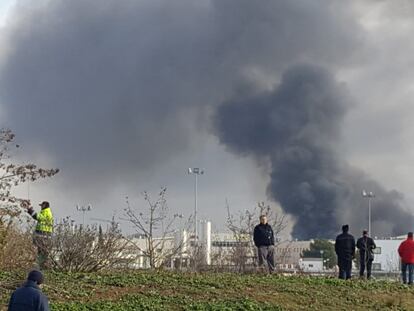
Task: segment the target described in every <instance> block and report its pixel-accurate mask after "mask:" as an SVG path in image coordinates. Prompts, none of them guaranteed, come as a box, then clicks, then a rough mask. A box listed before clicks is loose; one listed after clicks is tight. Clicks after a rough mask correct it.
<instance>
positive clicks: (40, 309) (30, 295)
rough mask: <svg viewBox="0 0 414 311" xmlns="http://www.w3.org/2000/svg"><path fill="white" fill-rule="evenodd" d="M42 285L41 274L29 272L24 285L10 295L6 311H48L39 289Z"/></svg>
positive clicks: (46, 303) (45, 300)
mask: <svg viewBox="0 0 414 311" xmlns="http://www.w3.org/2000/svg"><path fill="white" fill-rule="evenodd" d="M42 283H43V275H42V273H41V272H40V271H36V270H33V271H30V273H29V275H28V276H27V281H26V283H24V284H23V286H22V287H20V288H18V289H16V290H15V291H14V292H13V294H12V295H11V298H10V302H9V308H8V311H49V303H48V301H47V298H46V296H45V295H44V294H43V293H42V291H41V290H40V287H39V286H41V284H42Z"/></svg>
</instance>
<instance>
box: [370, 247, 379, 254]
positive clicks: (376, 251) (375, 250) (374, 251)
mask: <svg viewBox="0 0 414 311" xmlns="http://www.w3.org/2000/svg"><path fill="white" fill-rule="evenodd" d="M372 252H373V253H374V254H377V255H379V254H381V247H377V248H374V249H373V250H372Z"/></svg>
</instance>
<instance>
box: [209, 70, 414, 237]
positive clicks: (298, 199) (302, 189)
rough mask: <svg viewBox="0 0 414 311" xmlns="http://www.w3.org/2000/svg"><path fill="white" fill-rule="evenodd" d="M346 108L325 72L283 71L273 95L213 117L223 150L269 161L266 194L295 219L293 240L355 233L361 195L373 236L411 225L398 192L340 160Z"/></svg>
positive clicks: (362, 215) (341, 91) (227, 107)
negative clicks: (370, 196)
mask: <svg viewBox="0 0 414 311" xmlns="http://www.w3.org/2000/svg"><path fill="white" fill-rule="evenodd" d="M350 106H351V101H350V99H349V96H348V94H347V93H346V91H345V88H344V87H343V85H341V84H338V83H337V82H336V81H335V79H334V77H333V76H332V75H331V74H330V73H329V72H327V71H326V70H323V69H321V68H320V67H315V66H308V65H300V66H294V67H292V68H290V69H289V70H287V71H286V72H285V73H284V75H283V78H282V80H281V82H280V84H279V85H278V87H277V88H276V89H275V90H273V91H270V92H267V93H265V94H261V95H256V96H253V97H250V98H241V99H240V98H239V99H237V100H234V101H229V102H227V103H226V104H224V105H222V106H221V107H219V108H218V110H217V112H216V114H215V117H214V122H215V125H216V131H217V135H218V136H219V137H220V140H221V142H222V143H223V144H225V145H226V146H228V147H229V148H230V150H232V151H233V152H235V153H237V154H243V155H246V156H254V157H255V158H257V159H258V160H260V161H263V159H266V160H267V161H269V162H270V166H271V172H270V177H271V182H270V184H269V186H268V193H269V195H270V196H271V198H273V199H274V200H276V201H279V202H280V204H281V206H282V208H283V210H284V211H285V212H287V213H288V214H290V215H293V216H294V218H295V219H296V224H295V226H294V228H293V236H295V237H298V238H315V237H323V238H332V237H333V236H334V235H335V233H336V232H338V228H340V224H342V223H344V222H349V223H350V225H351V226H352V227H351V228H352V229H354V230H357V231H360V230H361V231H362V229H363V228H366V227H367V220H368V212H367V211H368V209H367V202H366V201H364V200H363V198H362V197H361V190H362V189H369V190H371V191H374V192H375V194H376V196H377V197H376V198H375V199H374V200H373V203H372V206H373V207H372V219H373V233H374V234H377V235H381V236H385V235H389V234H401V233H403V232H405V231H406V230H409V228H410V226H411V225H412V224H413V220H414V218H413V217H412V215H411V214H409V213H408V212H407V210H406V207H405V206H404V200H403V197H402V195H401V194H400V193H398V192H396V191H386V190H385V189H384V188H383V187H382V186H381V185H380V184H379V183H377V182H375V181H372V180H370V179H369V178H368V177H367V176H365V175H364V173H363V172H360V171H358V170H356V169H354V168H352V167H350V166H349V165H348V164H347V163H346V161H345V160H344V159H343V157H342V156H341V133H342V130H343V128H342V123H343V120H344V117H345V114H346V111H347V110H348V107H350Z"/></svg>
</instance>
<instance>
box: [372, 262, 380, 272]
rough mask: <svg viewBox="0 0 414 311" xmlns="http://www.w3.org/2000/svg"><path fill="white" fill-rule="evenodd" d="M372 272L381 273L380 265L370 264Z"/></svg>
mask: <svg viewBox="0 0 414 311" xmlns="http://www.w3.org/2000/svg"><path fill="white" fill-rule="evenodd" d="M372 270H374V271H381V264H380V263H376V262H374V263H373V264H372Z"/></svg>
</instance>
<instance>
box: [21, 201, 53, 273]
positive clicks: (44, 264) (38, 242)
mask: <svg viewBox="0 0 414 311" xmlns="http://www.w3.org/2000/svg"><path fill="white" fill-rule="evenodd" d="M22 204H23V205H22V206H24V207H25V208H26V209H27V212H28V213H29V214H30V216H32V218H33V219H35V220H36V221H37V224H36V229H35V232H34V235H33V243H34V245H35V246H36V248H37V263H38V265H39V268H40V269H46V268H48V259H49V252H50V247H51V245H50V244H51V238H52V232H53V214H52V211H51V209H50V204H49V202H47V201H43V202H42V203H40V204H39V206H40V208H41V210H40V211H39V212H35V210H34V209H33V207H32V206H31V205H30V202H29V201H25V202H23V203H22Z"/></svg>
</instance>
